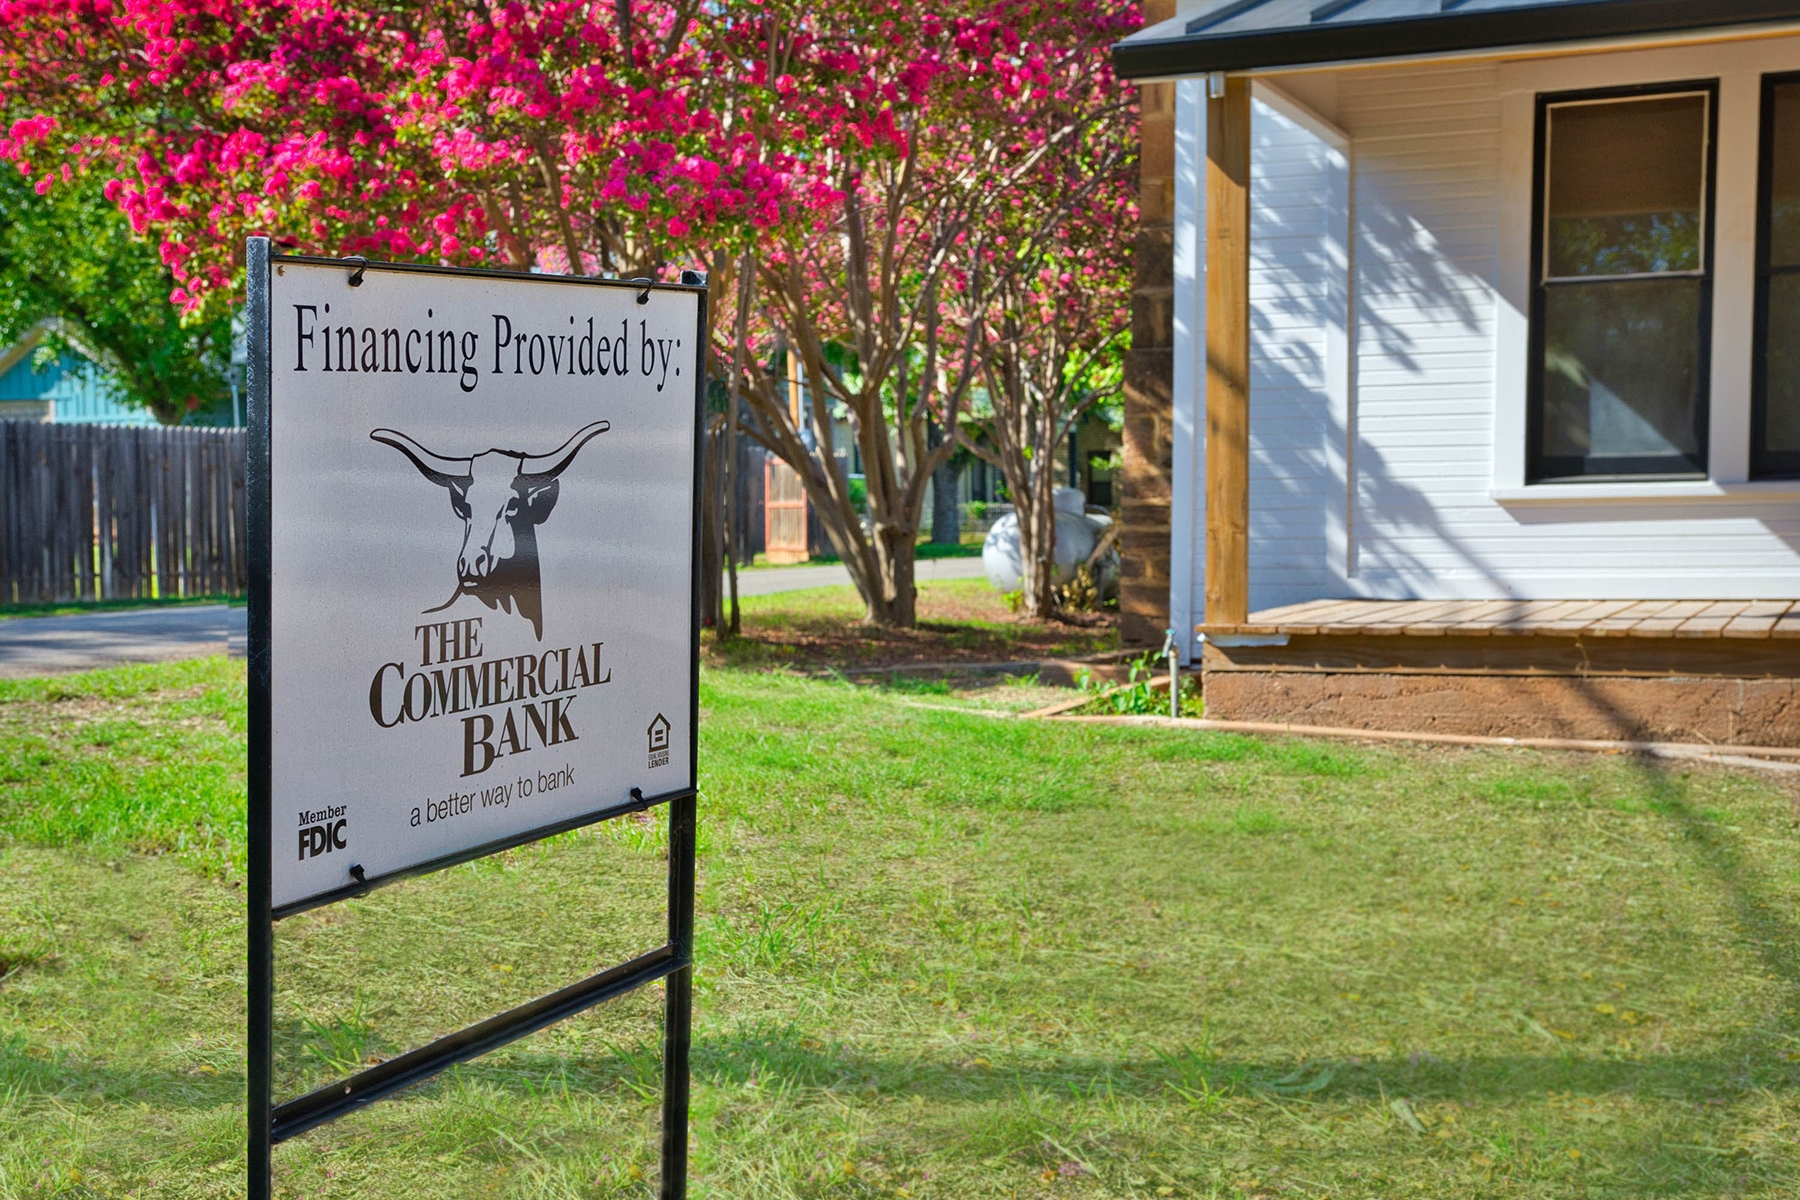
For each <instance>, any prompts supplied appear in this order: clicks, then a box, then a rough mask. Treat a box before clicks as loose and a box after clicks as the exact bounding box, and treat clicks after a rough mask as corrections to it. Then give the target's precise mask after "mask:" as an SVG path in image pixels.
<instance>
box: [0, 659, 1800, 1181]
mask: <svg viewBox="0 0 1800 1200" xmlns="http://www.w3.org/2000/svg"><path fill="white" fill-rule="evenodd" d="M242 702H243V675H242V668H241V665H240V664H236V663H226V662H224V661H219V660H210V661H203V662H198V663H191V664H184V665H179V666H169V667H154V668H147V667H134V668H130V669H127V670H121V671H115V672H106V673H100V674H95V675H89V676H85V677H75V678H67V679H60V680H55V681H47V682H46V681H34V682H19V683H0V778H4V783H5V786H4V790H3V791H0V977H3V978H0V1197H6V1198H12V1197H34V1198H35V1197H52V1196H53V1197H61V1196H69V1197H88V1196H107V1197H113V1196H133V1197H148V1196H158V1197H163V1196H167V1197H221V1198H223V1197H230V1196H238V1195H241V1194H242V1187H243V1179H242V1173H241V1171H242V1168H241V1165H240V1163H241V1149H240V1147H241V1138H242V1118H241V1115H240V1113H241V1098H242V1090H243V1075H242V1063H241V1056H242V1041H241V1027H242V1021H243V1007H242V998H241V997H242V987H243V972H242V961H241V960H242V939H243V929H242V923H241V915H240V914H241V911H242V905H243V890H242V879H241V861H242V850H241V844H240V842H241V835H242V827H243V822H242V813H241V805H242V789H243V770H242V764H241V759H240V757H239V747H240V746H241V737H242V730H243V719H242V714H241V706H242ZM980 704H981V701H978V700H969V699H965V698H959V697H957V696H943V695H938V696H924V695H916V694H908V693H906V692H903V691H892V690H886V691H884V690H880V689H868V688H855V687H851V686H848V685H845V684H843V683H837V682H825V681H816V680H807V679H796V678H792V677H788V676H783V675H772V674H750V673H744V672H734V671H721V670H713V671H709V672H708V673H707V675H706V676H705V678H704V680H703V694H702V706H703V741H702V752H701V771H702V780H701V782H702V789H703V796H702V802H701V820H702V835H701V864H700V891H699V910H698V911H699V914H700V916H699V937H698V961H699V972H698V994H697V1002H696V1003H697V1011H696V1028H695V1051H694V1080H695V1092H694V1120H693V1137H694V1147H695V1157H694V1191H695V1194H696V1195H698V1196H706V1197H743V1198H746V1200H762V1198H765V1197H773V1198H784V1197H820V1198H824V1197H846V1198H866V1197H895V1196H908V1197H938V1198H944V1200H952V1198H954V1200H963V1198H973V1200H984V1198H989V1197H992V1198H995V1200H998V1198H1001V1197H1009V1198H1010V1197H1017V1198H1045V1200H1049V1198H1053V1197H1082V1198H1098V1197H1145V1198H1148V1197H1158V1196H1179V1197H1198V1196H1206V1197H1234V1198H1235V1197H1257V1198H1261V1200H1273V1198H1275V1197H1278V1196H1279V1197H1290V1196H1295V1197H1298V1196H1304V1197H1318V1196H1333V1197H1339V1198H1346V1200H1347V1198H1352V1197H1359V1198H1360V1197H1367V1198H1371V1200H1372V1198H1376V1197H1382V1198H1387V1197H1411V1196H1418V1197H1429V1198H1432V1200H1437V1198H1445V1197H1467V1198H1471V1200H1476V1198H1481V1200H1485V1198H1489V1197H1502V1198H1514V1197H1517V1198H1520V1200H1524V1198H1532V1200H1536V1198H1540V1197H1571V1198H1573V1197H1584V1198H1586V1197H1594V1198H1597V1197H1721V1198H1723V1197H1734V1198H1736V1197H1769V1198H1775V1197H1782V1198H1787V1197H1792V1196H1794V1195H1795V1194H1796V1193H1797V1192H1800V1153H1797V1152H1796V1136H1797V1130H1800V1094H1797V1090H1800V1008H1797V1004H1800V940H1797V938H1796V919H1795V915H1794V914H1795V910H1796V902H1797V901H1800V849H1797V847H1796V807H1795V799H1796V791H1795V787H1794V783H1793V782H1792V777H1782V776H1775V775H1766V774H1754V773H1738V772H1732V771H1727V770H1724V769H1720V768H1713V767H1705V768H1702V767H1689V766H1683V767H1680V768H1675V767H1670V766H1666V765H1665V766H1657V765H1654V764H1651V763H1647V762H1643V761H1639V760H1634V759H1626V758H1619V757H1611V758H1603V757H1592V756H1573V755H1570V756H1555V755H1548V754H1540V753H1532V752H1525V751H1491V750H1480V751H1476V750H1450V749H1431V750H1413V749H1402V748H1367V747H1363V746H1344V745H1323V744H1315V743H1307V742H1300V741H1278V740H1267V741H1264V740H1253V739H1247V738H1241V737H1233V736H1227V735H1208V734H1193V733H1185V732H1171V731H1161V730H1151V729H1120V728H1113V727H1102V726H1092V725H1066V724H1065V725H1058V724H1054V723H1043V722H1023V721H1015V720H1006V719H1000V718H999V717H997V716H995V715H993V712H992V711H991V710H985V711H984V710H978V708H977V706H978V705H980ZM663 845H664V834H663V825H662V819H661V816H660V814H659V815H657V816H655V817H653V818H648V819H644V820H627V821H624V822H621V823H618V824H615V825H611V826H606V827H602V828H600V829H597V830H593V831H589V832H586V833H583V834H580V835H568V836H565V837H562V838H559V839H556V840H555V841H553V842H550V843H547V844H543V845H540V846H537V847H534V848H531V849H528V850H524V851H519V852H515V853H512V854H509V855H506V856H503V857H500V858H497V859H493V860H489V861H486V862H484V863H481V864H473V865H470V866H466V867H461V868H457V869H454V870H450V871H446V872H442V873H440V874H438V875H435V876H432V877H430V878H427V879H423V880H416V881H413V882H410V883H407V884H402V885H398V886H396V887H393V888H389V889H386V890H384V891H382V892H379V893H376V894H374V895H372V896H370V897H368V898H366V899H363V900H360V901H356V902H353V903H349V904H343V905H338V906H335V907H333V908H330V909H327V910H322V911H319V912H315V913H312V914H309V915H307V916H304V917H299V918H295V919H294V920H291V921H288V922H284V923H283V924H282V925H281V926H280V927H279V949H278V954H279V963H280V971H279V979H280V986H281V993H280V998H279V1004H278V1011H277V1037H278V1047H279V1052H280V1066H279V1070H278V1074H279V1075H280V1078H281V1081H282V1083H281V1086H282V1088H283V1089H284V1092H288V1093H291V1092H292V1091H295V1090H298V1089H299V1088H302V1087H306V1086H310V1085H312V1084H314V1083H317V1082H319V1081H321V1080H324V1079H327V1078H330V1077H333V1076H335V1075H337V1074H338V1073H340V1072H342V1071H346V1070H349V1069H352V1068H353V1066H354V1065H355V1064H356V1063H359V1062H364V1061H367V1060H368V1059H369V1058H370V1057H373V1056H380V1055H383V1054H387V1053H391V1052H393V1051H395V1050H398V1049H400V1048H403V1047H406V1046H409V1045H414V1044H417V1043H418V1042H419V1041H421V1040H423V1039H425V1038H428V1037H430V1036H433V1035H434V1034H437V1033H440V1032H443V1031H446V1030H448V1029H451V1028H454V1027H456V1026H459V1025H461V1024H463V1023H465V1022H467V1021H469V1020H472V1019H474V1018H476V1017H479V1016H483V1015H486V1014H488V1013H491V1012H493V1011H495V1010H497V1009H499V1008H501V1007H504V1006H506V1005H508V1004H511V1003H516V1002H518V1001H520V1000H522V999H524V998H526V997H528V996H531V995H535V994H536V993H538V992H541V991H543V990H546V989H548V988H550V987H552V986H554V985H556V984H559V983H562V982H566V981H568V980H570V979H572V978H573V977H575V976H576V975H578V974H581V973H585V972H588V971H591V970H592V969H594V968H596V967H599V966H601V965H603V964H608V963H612V962H616V961H618V960H619V959H621V958H623V957H625V956H626V955H628V954H630V953H632V952H634V951H636V950H639V949H642V948H645V947H646V946H648V945H650V944H652V943H654V942H655V941H656V940H657V938H658V931H659V927H660V919H661V897H660V888H661V880H662V872H663V868H664V864H663V862H662V859H661V857H660V856H661V850H662V847H663ZM657 999H658V997H657V996H656V995H654V994H649V993H645V994H640V995H638V996H635V997H632V998H630V999H627V1000H625V1001H623V1002H621V1003H616V1004H613V1005H609V1006H604V1007H602V1008H600V1009H597V1010H595V1011H594V1012H593V1013H591V1014H589V1015H586V1016H583V1017H580V1018H577V1019H575V1020H571V1021H569V1022H566V1023H564V1024H562V1025H560V1026H557V1027H555V1028H553V1029H551V1030H548V1031H545V1032H544V1033H542V1034H539V1035H537V1036H535V1037H533V1038H531V1039H529V1040H527V1041H525V1042H522V1043H519V1044H517V1045H515V1046H514V1047H512V1048H510V1049H508V1050H505V1051H502V1052H500V1053H497V1054H495V1055H492V1056H490V1057H489V1058H487V1059H484V1060H482V1061H481V1062H479V1063H478V1064H475V1065H472V1066H469V1067H466V1068H463V1069H459V1070H457V1071H454V1072H452V1073H450V1074H449V1075H447V1076H445V1077H443V1078H441V1079H440V1080H438V1081H435V1082H433V1083H431V1084H428V1085H425V1086H422V1087H419V1088H416V1089H413V1090H412V1091H409V1092H407V1093H404V1094H402V1096H400V1097H398V1098H396V1099H393V1100H389V1101H383V1102H381V1103H379V1104H377V1105H375V1106H373V1107H371V1108H369V1109H368V1110H365V1111H364V1112H361V1113H359V1114H356V1115H354V1116H351V1117H349V1118H347V1119H345V1120H343V1121H341V1122H338V1123H336V1124H334V1125H331V1126H327V1127H325V1128H323V1129H321V1130H318V1131H315V1132H314V1133H311V1134H308V1135H306V1136H304V1137H302V1138H299V1139H297V1140H296V1141H295V1142H292V1143H288V1144H286V1145H284V1146H282V1147H280V1148H279V1149H278V1151H277V1162H278V1168H279V1194H281V1195H283V1196H288V1197H302V1196H304V1197H308V1198H325V1197H346V1198H348V1197H363V1196H370V1195H384V1196H406V1197H411V1196H432V1197H464V1196H467V1197H477V1196H481V1197H486V1196H498V1197H540V1196H541V1197H610V1196H630V1197H647V1196H650V1195H653V1194H654V1193H653V1187H652V1185H653V1180H654V1175H655V1157H654V1129H655V1112H656V1099H657V1093H658V1076H657V1068H656V1049H655V1019H656V1013H657Z"/></svg>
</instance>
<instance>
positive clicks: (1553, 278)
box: [1115, 0, 1800, 746]
mask: <svg viewBox="0 0 1800 1200" xmlns="http://www.w3.org/2000/svg"><path fill="white" fill-rule="evenodd" d="M1155 15H1157V14H1156V13H1155V11H1154V6H1153V12H1152V16H1153V17H1154V16H1155ZM1163 15H1167V6H1166V5H1165V6H1164V14H1163ZM1115 60H1116V62H1117V64H1118V66H1119V68H1120V70H1121V72H1122V73H1124V74H1126V75H1128V76H1130V77H1133V78H1135V79H1137V80H1139V81H1141V82H1150V81H1163V82H1165V83H1167V84H1168V85H1169V86H1166V87H1163V88H1161V89H1157V88H1147V89H1146V91H1145V105H1144V111H1145V137H1146V145H1145V163H1146V168H1145V169H1146V174H1147V176H1152V177H1154V176H1156V175H1157V173H1158V171H1159V166H1158V164H1159V163H1163V162H1167V164H1168V165H1167V166H1166V168H1161V169H1163V170H1165V171H1166V175H1167V179H1168V183H1169V184H1170V185H1171V186H1170V187H1169V188H1168V191H1169V193H1170V194H1171V201H1172V203H1171V204H1170V206H1169V208H1170V211H1168V212H1167V213H1159V212H1158V211H1157V209H1158V207H1159V206H1158V202H1157V200H1156V197H1155V196H1154V195H1152V194H1150V193H1149V192H1147V197H1148V198H1147V201H1146V205H1145V211H1146V221H1147V224H1149V225H1152V226H1153V225H1154V223H1155V222H1156V220H1157V219H1158V217H1159V216H1160V217H1164V218H1166V219H1167V221H1168V224H1169V226H1170V229H1169V232H1168V238H1169V241H1168V245H1169V246H1170V247H1171V252H1172V255H1173V276H1172V279H1169V280H1168V281H1167V292H1166V300H1165V299H1164V298H1163V293H1162V292H1160V291H1159V290H1158V286H1157V285H1158V284H1159V283H1161V282H1162V279H1161V278H1159V274H1160V273H1161V272H1166V271H1167V269H1168V267H1167V264H1162V265H1161V267H1160V272H1159V269H1158V265H1157V264H1154V263H1152V264H1148V265H1146V264H1140V266H1139V278H1140V282H1141V283H1143V284H1145V286H1144V287H1142V288H1141V289H1140V290H1141V291H1142V293H1143V295H1141V296H1140V303H1139V311H1138V317H1139V330H1140V333H1139V339H1140V347H1142V346H1143V345H1144V342H1145V337H1144V332H1143V331H1144V330H1145V329H1149V330H1150V332H1151V333H1152V334H1154V333H1157V332H1159V331H1160V332H1164V333H1165V334H1166V348H1167V367H1166V370H1167V378H1166V380H1165V379H1161V378H1159V377H1157V372H1158V371H1161V370H1163V367H1162V366H1161V361H1162V360H1160V359H1156V358H1154V357H1151V358H1145V359H1143V360H1142V361H1140V363H1139V364H1138V372H1139V375H1140V378H1139V380H1138V386H1137V387H1136V388H1135V392H1134V398H1133V400H1132V401H1130V402H1128V407H1127V426H1128V434H1127V464H1126V472H1125V474H1126V488H1127V491H1128V493H1129V491H1130V489H1132V488H1133V487H1134V486H1135V487H1137V488H1138V489H1139V490H1140V492H1145V493H1148V492H1149V491H1153V490H1155V489H1156V488H1157V487H1159V486H1162V485H1163V481H1164V480H1166V489H1167V491H1166V495H1167V513H1168V517H1167V528H1168V538H1169V546H1168V557H1167V568H1166V573H1167V613H1168V619H1169V623H1170V625H1171V626H1173V627H1174V628H1175V629H1177V630H1179V631H1183V632H1184V633H1185V634H1187V635H1190V636H1191V637H1192V639H1193V640H1192V641H1191V642H1190V644H1189V651H1190V654H1191V656H1192V657H1194V658H1197V659H1199V660H1200V661H1201V662H1202V665H1203V668H1204V672H1205V681H1206V689H1207V705H1208V710H1209V715H1212V716H1217V717H1224V718H1234V717H1237V718H1254V719H1278V720H1285V721H1291V722H1300V723H1307V724H1314V725H1332V726H1355V727H1360V728H1384V727H1385V728H1406V729H1417V728H1421V727H1425V728H1432V729H1439V730H1444V731H1449V732H1462V733H1506V734H1552V735H1560V736H1575V737H1626V738H1637V739H1652V740H1682V741H1695V740H1705V741H1713V742H1735V743H1739V744H1752V745H1754V744H1764V745H1784V746H1788V745H1800V3H1794V2H1785V3H1774V2H1770V0H1564V2H1554V0H1552V2H1548V3H1546V2H1544V0H1323V2H1320V0H1308V2H1305V3H1302V2H1299V0H1202V2H1200V3H1194V4H1182V5H1181V6H1180V8H1179V10H1178V11H1177V12H1176V13H1175V14H1174V15H1173V16H1172V17H1170V18H1169V19H1166V20H1161V21H1160V22H1158V23H1156V24H1153V25H1151V26H1150V27H1147V28H1146V29H1144V30H1143V31H1141V32H1140V33H1138V34H1136V35H1134V36H1133V37H1131V38H1129V39H1127V40H1126V41H1125V42H1123V43H1121V44H1120V45H1119V46H1118V47H1116V49H1115ZM1171 93H1172V96H1171ZM1171 99H1172V105H1171V104H1168V103H1167V101H1168V100H1171ZM1170 109H1172V111H1167V110H1170ZM1159 114H1160V115H1159ZM1159 119H1160V121H1161V122H1162V123H1161V124H1160V125H1159V124H1158V122H1159ZM1159 130H1168V131H1169V132H1171V133H1172V137H1173V143H1174V145H1173V158H1172V160H1168V159H1166V158H1165V157H1163V156H1162V155H1160V154H1159V153H1158V148H1157V146H1156V145H1155V138H1156V137H1157V135H1158V132H1159ZM1154 182H1155V179H1154V178H1151V179H1147V184H1150V183H1154ZM1156 244H1157V243H1156V242H1155V240H1154V239H1151V240H1150V241H1148V242H1141V243H1140V245H1150V246H1152V247H1154V246H1155V245H1156ZM1146 353H1154V352H1153V351H1147V352H1146ZM1165 388H1166V390H1164V389H1165ZM1164 397H1166V399H1165V398H1164ZM1133 404H1135V405H1136V406H1137V408H1138V410H1139V411H1138V413H1137V415H1138V416H1139V417H1140V418H1141V419H1143V420H1146V421H1147V420H1149V419H1151V418H1158V419H1160V418H1161V417H1162V416H1163V415H1165V411H1166V418H1167V421H1166V428H1167V430H1168V434H1167V441H1166V444H1165V443H1159V444H1158V445H1156V446H1153V447H1151V448H1149V449H1146V439H1147V438H1148V436H1149V435H1145V436H1144V437H1140V438H1139V443H1140V444H1139V445H1137V447H1136V448H1135V453H1136V454H1137V456H1138V461H1137V463H1136V464H1135V465H1136V470H1134V463H1133V461H1132V455H1133V453H1134V448H1133V443H1132V435H1131V432H1130V429H1131V426H1132V421H1133V417H1134V413H1133V410H1132V405H1133ZM1140 427H1141V428H1145V429H1148V428H1150V425H1148V424H1141V426H1140ZM1160 427H1161V426H1158V428H1160ZM1165 455H1166V459H1165V460H1164V461H1166V464H1167V465H1166V467H1162V465H1161V463H1160V462H1158V461H1154V460H1156V459H1158V458H1161V456H1165ZM1159 473H1160V475H1161V476H1162V479H1161V480H1159V479H1158V478H1157V476H1158V475H1159ZM1126 510H1127V520H1128V522H1129V521H1131V520H1132V519H1133V510H1132V506H1131V500H1130V496H1129V494H1128V496H1127V500H1126ZM1154 511H1156V510H1153V509H1150V508H1145V509H1143V510H1142V512H1154ZM1141 515H1142V513H1140V516H1141ZM1145 554H1146V557H1147V558H1156V556H1155V554H1154V549H1152V550H1150V551H1146V552H1145ZM1160 561H1161V560H1160V559H1156V562H1157V563H1160ZM1161 570H1162V569H1161V567H1160V566H1159V565H1158V566H1156V567H1155V568H1154V569H1151V568H1145V569H1142V570H1140V571H1139V572H1138V573H1137V576H1136V577H1137V578H1138V579H1139V580H1148V581H1152V582H1154V583H1155V584H1160V583H1161V578H1160V576H1161ZM1148 592H1149V588H1148V586H1146V587H1145V588H1144V589H1141V591H1140V596H1141V595H1147V594H1148ZM1202 640H1204V643H1205V644H1204V646H1202V644H1201V643H1202Z"/></svg>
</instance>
